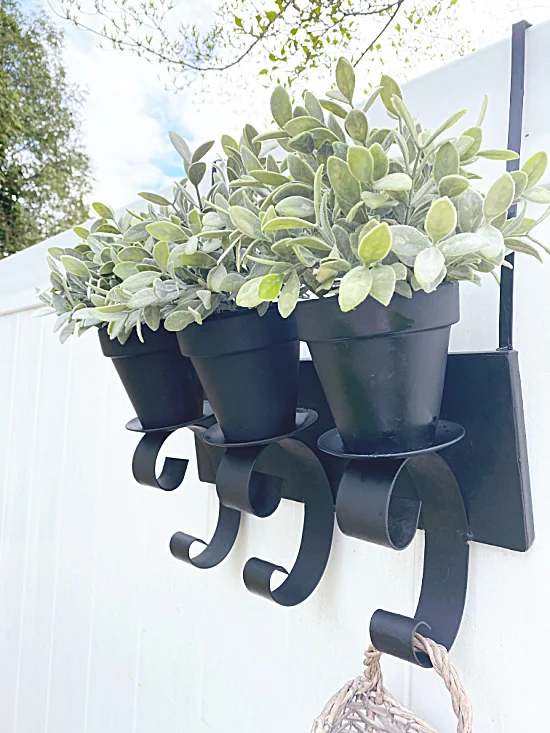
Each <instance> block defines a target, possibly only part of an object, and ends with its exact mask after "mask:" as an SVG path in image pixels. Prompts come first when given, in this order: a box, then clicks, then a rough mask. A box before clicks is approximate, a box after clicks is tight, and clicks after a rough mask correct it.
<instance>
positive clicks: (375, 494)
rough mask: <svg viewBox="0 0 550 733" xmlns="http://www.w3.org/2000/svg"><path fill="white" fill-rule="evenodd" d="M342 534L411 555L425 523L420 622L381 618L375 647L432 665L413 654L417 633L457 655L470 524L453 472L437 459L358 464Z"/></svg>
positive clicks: (345, 495) (341, 517)
mask: <svg viewBox="0 0 550 733" xmlns="http://www.w3.org/2000/svg"><path fill="white" fill-rule="evenodd" d="M336 518H337V521H338V525H339V527H340V529H341V530H342V532H344V534H347V535H351V536H353V537H358V538H359V539H363V540H367V541H369V542H374V543H376V544H380V545H384V546H386V547H390V548H392V549H403V548H405V547H406V546H407V545H408V544H410V542H411V541H412V539H413V538H414V535H415V533H416V530H417V528H418V523H419V520H420V518H421V521H422V526H423V528H424V530H425V533H426V537H425V550H424V572H423V578H422V587H421V591H420V598H419V601H418V606H417V609H416V612H415V615H414V617H413V618H410V617H407V616H401V615H399V614H396V613H389V612H387V611H382V610H378V611H376V612H375V613H374V614H373V616H372V619H371V624H370V634H371V639H372V642H373V644H374V645H375V646H376V648H377V649H379V650H380V651H382V652H385V653H387V654H392V655H393V656H396V657H399V658H401V659H404V660H405V661H408V662H412V663H413V664H418V665H420V666H422V667H429V666H431V664H430V661H429V659H428V657H427V656H426V655H425V654H420V653H417V652H416V651H415V650H414V644H413V640H414V634H415V633H417V632H420V633H422V634H423V635H425V636H428V637H430V638H431V639H433V640H434V641H436V642H437V643H438V644H442V645H443V646H444V647H446V648H447V649H450V648H451V646H452V644H453V642H454V640H455V638H456V635H457V633H458V630H459V628H460V623H461V620H462V615H463V612H464V604H465V601H466V589H467V585H468V557H469V547H468V540H469V539H470V537H469V531H468V518H467V515H466V509H465V506H464V500H463V498H462V494H461V491H460V487H459V486H458V484H457V482H456V479H455V477H454V474H453V472H452V471H451V469H450V468H449V466H448V465H447V463H446V462H445V461H444V460H443V459H442V458H441V457H440V456H438V455H437V454H435V453H431V454H428V453H426V454H423V455H415V456H411V457H409V458H405V459H399V460H396V459H388V460H386V459H371V460H364V461H351V462H350V464H349V466H348V468H347V469H346V471H345V472H344V475H343V477H342V481H341V483H340V487H339V489H338V496H337V499H336Z"/></svg>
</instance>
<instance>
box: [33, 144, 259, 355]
mask: <svg viewBox="0 0 550 733" xmlns="http://www.w3.org/2000/svg"><path fill="white" fill-rule="evenodd" d="M254 134H256V131H254ZM245 135H247V136H248V138H245V139H249V138H250V137H251V135H252V133H250V131H247V130H245ZM170 137H171V140H172V143H173V145H174V147H175V148H176V150H177V151H178V153H179V154H180V156H181V157H182V160H183V165H184V169H185V172H186V178H184V179H183V180H182V181H180V182H176V183H175V185H174V189H173V200H172V201H169V200H168V199H166V198H165V197H164V196H161V195H159V194H156V193H141V194H140V196H141V197H142V198H144V199H145V200H147V201H148V202H149V206H148V210H147V211H146V212H144V213H135V212H133V211H126V212H125V213H124V214H123V215H122V216H121V217H118V218H117V216H116V215H115V212H114V211H113V209H112V208H111V207H109V206H106V205H105V204H101V203H95V204H94V205H93V207H94V210H95V212H96V213H97V214H98V215H99V218H98V219H96V220H95V221H94V222H93V223H92V225H91V227H90V229H85V228H84V227H75V229H74V231H75V233H76V234H77V235H78V236H79V237H80V239H81V241H80V243H79V244H76V245H75V246H74V248H66V249H62V248H58V247H53V248H50V250H49V254H48V263H49V265H50V269H51V273H50V287H49V288H47V289H46V290H44V291H42V292H40V293H39V298H40V300H41V301H42V302H43V303H44V304H45V306H46V307H45V308H44V309H43V310H42V311H41V314H51V313H56V314H57V316H58V318H57V320H56V323H55V326H54V330H56V331H57V330H60V338H61V340H62V341H65V340H66V339H67V338H68V337H69V336H70V335H71V334H73V333H74V332H75V331H76V332H77V333H78V334H81V333H83V332H84V331H86V330H87V329H88V328H91V327H94V326H98V327H102V326H106V327H107V329H108V333H109V335H110V336H111V338H118V339H119V341H120V342H121V343H124V341H126V339H127V338H128V337H129V335H130V333H131V332H132V330H133V328H136V330H137V333H138V336H139V338H140V339H143V337H142V332H141V330H142V329H141V327H142V324H144V323H145V324H146V325H147V326H149V328H151V329H153V330H156V329H157V328H158V327H159V324H160V322H161V321H163V322H164V325H165V327H166V328H167V329H168V330H172V331H179V330H181V329H183V328H185V327H186V326H187V325H189V324H190V323H193V322H198V323H202V321H203V319H204V318H206V317H208V316H209V315H210V314H211V313H213V312H214V311H223V310H231V309H235V308H236V307H237V306H236V303H235V296H236V293H237V291H238V290H239V288H240V286H241V285H242V284H243V283H244V282H246V279H247V278H249V277H253V276H255V274H256V273H257V272H258V268H259V267H260V266H259V265H256V264H255V262H254V261H253V260H254V255H255V254H261V252H262V249H261V248H260V249H257V248H256V244H255V242H254V237H252V236H249V235H250V234H251V233H252V232H251V228H250V226H248V227H247V226H246V224H245V220H246V217H247V216H249V217H255V214H254V213H253V210H254V209H255V207H254V205H253V204H252V202H251V200H250V199H249V198H248V196H247V195H246V193H245V192H243V191H240V190H237V191H234V192H233V193H232V194H231V193H230V190H229V188H228V186H227V181H226V178H225V165H223V162H221V163H220V164H219V165H217V166H216V167H215V173H214V183H213V186H212V187H211V188H210V190H209V191H208V192H207V193H206V195H204V196H201V193H200V186H201V184H203V182H204V180H205V177H206V173H207V165H206V163H205V162H204V161H203V160H202V158H203V157H204V156H205V155H206V154H207V153H208V152H209V150H210V149H211V148H212V146H213V144H214V143H213V142H212V141H210V142H207V143H204V144H202V145H200V146H199V147H198V148H197V149H196V150H195V151H194V152H193V153H191V151H190V150H189V148H188V146H187V144H186V142H185V141H184V140H183V138H182V137H181V136H179V135H178V134H177V133H170ZM236 144H237V143H235V145H236ZM250 155H252V150H250ZM230 201H231V202H232V203H233V204H234V206H231V205H230V203H229V202H230ZM247 207H251V208H247ZM239 212H240V213H239ZM239 216H240V219H239V221H240V222H241V226H242V227H244V229H245V230H246V231H244V232H243V231H240V230H239V229H237V228H236V226H235V225H234V223H233V218H235V217H239ZM262 272H263V270H262ZM267 306H268V303H265V304H262V305H261V307H262V308H267Z"/></svg>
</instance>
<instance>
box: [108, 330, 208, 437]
mask: <svg viewBox="0 0 550 733" xmlns="http://www.w3.org/2000/svg"><path fill="white" fill-rule="evenodd" d="M143 338H144V341H145V343H142V342H141V341H140V340H139V338H138V336H137V333H136V332H135V331H133V332H132V334H131V336H130V338H129V339H128V340H127V341H126V343H124V344H121V343H120V342H119V341H118V340H117V339H113V340H111V339H110V338H109V336H108V334H107V329H105V328H101V329H100V330H99V342H100V344H101V349H102V351H103V354H104V355H105V356H108V357H110V358H111V359H112V360H113V364H114V365H115V368H116V370H117V372H118V376H119V377H120V379H121V381H122V384H123V385H124V389H125V390H126V392H127V394H128V397H129V398H130V400H131V402H132V405H133V406H134V409H135V411H136V414H137V416H138V418H139V420H140V422H141V425H142V427H143V428H145V429H146V430H152V429H155V428H163V427H170V426H174V425H182V424H183V423H186V422H190V421H191V420H195V419H196V418H198V417H201V415H202V412H203V391H202V387H201V384H200V382H199V379H198V377H197V374H196V372H195V370H194V369H193V365H192V363H191V361H190V360H189V359H186V358H185V357H184V356H182V354H181V352H180V350H179V346H178V339H177V336H176V334H175V333H170V332H169V331H165V330H164V327H163V326H162V324H161V326H160V328H159V329H158V331H152V330H151V329H150V328H147V326H143Z"/></svg>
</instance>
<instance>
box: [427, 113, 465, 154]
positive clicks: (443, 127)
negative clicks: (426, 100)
mask: <svg viewBox="0 0 550 733" xmlns="http://www.w3.org/2000/svg"><path fill="white" fill-rule="evenodd" d="M466 112H467V110H465V109H461V110H459V111H458V112H455V113H454V114H452V115H451V116H450V117H448V118H447V119H446V120H445V122H443V124H441V125H440V126H439V127H438V128H437V130H436V131H435V132H434V133H432V134H431V135H430V137H429V138H428V139H427V140H426V142H425V143H424V147H425V148H427V147H428V145H430V143H432V142H433V141H434V140H435V139H436V138H438V137H439V136H440V135H441V134H442V133H444V132H445V131H446V130H448V129H449V128H450V127H452V126H453V125H456V123H457V122H458V121H459V120H460V119H461V118H462V117H464V115H465V114H466ZM472 142H473V139H472ZM471 144H472V143H471V142H470V143H469V145H471Z"/></svg>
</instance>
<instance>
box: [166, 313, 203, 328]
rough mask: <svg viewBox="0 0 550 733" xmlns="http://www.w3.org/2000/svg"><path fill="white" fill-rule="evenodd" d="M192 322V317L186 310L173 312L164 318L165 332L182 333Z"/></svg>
mask: <svg viewBox="0 0 550 733" xmlns="http://www.w3.org/2000/svg"><path fill="white" fill-rule="evenodd" d="M194 320H195V319H194V318H193V315H192V314H191V313H190V312H189V311H188V310H175V311H173V312H172V313H170V315H169V316H167V317H166V319H165V321H164V328H165V329H166V330H167V331H183V329H184V328H187V326H189V324H191V323H193V321H194Z"/></svg>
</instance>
